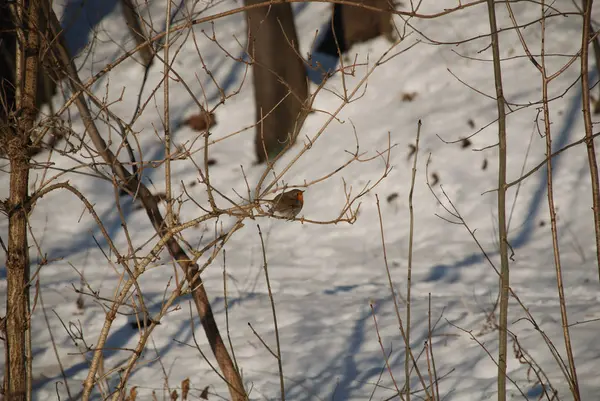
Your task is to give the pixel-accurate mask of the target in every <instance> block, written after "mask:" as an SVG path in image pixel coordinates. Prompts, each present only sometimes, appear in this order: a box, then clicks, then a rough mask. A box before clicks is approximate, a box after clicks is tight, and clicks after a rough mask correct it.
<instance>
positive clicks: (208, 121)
mask: <svg viewBox="0 0 600 401" xmlns="http://www.w3.org/2000/svg"><path fill="white" fill-rule="evenodd" d="M216 123H217V119H216V117H215V115H214V114H213V113H209V112H207V111H204V110H203V111H201V112H200V113H198V114H194V115H192V116H190V117H188V118H187V119H186V120H185V121H184V122H183V125H187V126H188V127H190V128H191V129H193V130H194V131H197V132H203V131H206V130H207V129H209V128H211V127H213V126H214V125H215V124H216Z"/></svg>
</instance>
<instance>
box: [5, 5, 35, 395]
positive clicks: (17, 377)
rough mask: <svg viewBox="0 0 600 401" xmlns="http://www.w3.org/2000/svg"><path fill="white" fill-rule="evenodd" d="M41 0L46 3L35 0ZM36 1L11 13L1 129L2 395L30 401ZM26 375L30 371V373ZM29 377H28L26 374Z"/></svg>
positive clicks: (13, 9) (16, 7) (15, 6)
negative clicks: (10, 111) (4, 178)
mask: <svg viewBox="0 0 600 401" xmlns="http://www.w3.org/2000/svg"><path fill="white" fill-rule="evenodd" d="M40 1H45V0H40ZM40 1H38V0H34V1H27V0H20V1H19V2H17V4H15V5H14V6H13V8H12V10H11V13H10V15H12V17H13V21H14V26H15V27H16V28H17V31H16V32H17V35H16V38H17V40H16V53H15V57H14V60H15V63H14V66H15V69H14V78H15V79H14V82H15V86H14V92H13V93H14V102H15V107H16V113H15V118H14V119H11V120H10V121H8V122H9V124H6V125H4V126H3V128H2V132H1V133H0V135H2V146H3V147H4V148H5V153H6V154H7V156H8V158H9V160H10V195H9V199H8V202H7V204H5V205H4V206H5V209H6V212H7V214H8V217H9V220H8V256H7V260H6V268H7V269H6V270H7V287H8V288H7V299H6V357H7V360H6V361H5V366H6V370H5V375H6V376H5V380H4V385H5V389H4V390H5V393H6V398H7V399H8V400H11V401H13V400H19V401H21V400H26V399H29V396H28V392H29V389H30V387H29V385H28V384H30V383H29V382H28V374H27V373H28V365H29V364H28V361H27V355H28V353H27V352H26V350H27V349H28V345H27V341H26V331H27V330H28V329H29V324H30V322H29V319H30V316H29V286H28V283H29V254H28V252H29V250H28V246H27V215H28V209H27V207H26V203H27V200H28V194H27V191H28V181H29V149H28V147H29V144H30V137H29V135H30V131H31V129H32V128H33V125H34V122H35V117H36V115H37V105H36V97H37V90H38V63H39V50H40V46H39V42H40V36H39V33H40V30H39V27H40V25H39V22H40V18H39V14H40V9H39V4H40ZM29 373H31V372H29ZM29 377H30V376H29Z"/></svg>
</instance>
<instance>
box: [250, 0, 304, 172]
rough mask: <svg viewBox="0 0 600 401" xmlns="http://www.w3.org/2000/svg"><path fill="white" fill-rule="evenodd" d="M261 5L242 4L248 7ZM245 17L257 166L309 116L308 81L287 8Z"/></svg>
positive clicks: (254, 0) (291, 137) (273, 7)
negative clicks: (251, 72)
mask: <svg viewBox="0 0 600 401" xmlns="http://www.w3.org/2000/svg"><path fill="white" fill-rule="evenodd" d="M262 2H264V0H245V4H246V5H253V4H259V3H262ZM246 17H247V21H248V29H249V41H248V53H249V55H250V58H251V60H252V61H253V79H254V99H255V103H256V121H257V125H256V136H255V141H254V143H255V151H256V156H257V159H258V162H259V163H262V162H264V161H266V160H272V159H273V158H275V157H276V156H277V155H279V153H281V152H282V151H283V150H285V148H286V147H287V146H288V145H292V144H293V143H294V142H295V141H296V137H297V135H298V132H299V131H300V128H301V127H302V124H303V123H304V119H305V118H306V114H307V110H306V108H305V103H306V100H307V99H308V83H307V80H306V70H305V66H304V62H303V60H302V58H301V57H300V56H299V51H298V37H297V35H296V27H295V25H294V17H293V14H292V7H291V5H290V4H289V3H284V4H272V5H270V6H265V7H259V8H253V9H249V10H247V11H246Z"/></svg>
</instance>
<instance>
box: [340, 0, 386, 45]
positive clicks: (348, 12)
mask: <svg viewBox="0 0 600 401" xmlns="http://www.w3.org/2000/svg"><path fill="white" fill-rule="evenodd" d="M349 1H351V2H353V3H357V4H364V5H368V6H371V7H376V8H378V9H380V10H382V11H374V10H367V9H365V8H363V7H357V6H351V5H348V4H339V5H338V4H335V5H334V13H335V12H340V13H341V14H342V25H343V37H344V41H345V45H346V46H347V48H348V49H350V48H351V47H352V45H354V44H356V43H362V42H366V41H368V40H371V39H373V38H376V37H378V36H380V35H383V36H385V37H386V38H387V39H388V40H390V41H393V39H394V26H393V23H392V15H391V13H390V10H393V9H394V6H393V5H392V3H391V2H389V1H388V0H373V1H369V2H367V1H363V0H349Z"/></svg>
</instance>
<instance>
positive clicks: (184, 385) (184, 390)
mask: <svg viewBox="0 0 600 401" xmlns="http://www.w3.org/2000/svg"><path fill="white" fill-rule="evenodd" d="M189 392H190V378H189V377H188V378H186V379H185V380H183V381H182V382H181V399H182V400H183V401H186V400H187V397H188V393H189Z"/></svg>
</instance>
